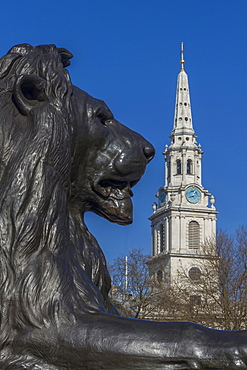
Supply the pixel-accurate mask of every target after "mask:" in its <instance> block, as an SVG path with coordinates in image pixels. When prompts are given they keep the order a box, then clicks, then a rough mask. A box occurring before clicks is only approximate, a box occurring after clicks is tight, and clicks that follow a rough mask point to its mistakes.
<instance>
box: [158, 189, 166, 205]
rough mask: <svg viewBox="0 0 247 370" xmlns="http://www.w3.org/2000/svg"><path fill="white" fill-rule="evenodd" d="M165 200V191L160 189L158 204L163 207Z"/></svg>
mask: <svg viewBox="0 0 247 370" xmlns="http://www.w3.org/2000/svg"><path fill="white" fill-rule="evenodd" d="M165 202H166V192H165V191H164V190H162V191H161V192H160V195H159V206H160V207H163V205H164V204H165Z"/></svg>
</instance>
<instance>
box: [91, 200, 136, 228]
mask: <svg viewBox="0 0 247 370" xmlns="http://www.w3.org/2000/svg"><path fill="white" fill-rule="evenodd" d="M95 213H97V214H98V215H100V216H102V217H104V218H105V219H107V220H108V221H110V222H114V223H117V224H119V225H129V224H131V223H132V222H133V205H132V200H131V199H130V198H125V199H116V198H113V197H110V196H109V197H108V198H107V199H101V201H100V204H98V207H97V209H96V210H95Z"/></svg>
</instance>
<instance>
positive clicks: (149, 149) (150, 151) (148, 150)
mask: <svg viewBox="0 0 247 370" xmlns="http://www.w3.org/2000/svg"><path fill="white" fill-rule="evenodd" d="M143 153H144V155H145V157H146V158H147V160H148V162H150V161H151V160H152V159H153V157H154V155H155V149H154V147H153V145H152V144H150V143H148V142H147V143H146V145H145V146H144V148H143Z"/></svg>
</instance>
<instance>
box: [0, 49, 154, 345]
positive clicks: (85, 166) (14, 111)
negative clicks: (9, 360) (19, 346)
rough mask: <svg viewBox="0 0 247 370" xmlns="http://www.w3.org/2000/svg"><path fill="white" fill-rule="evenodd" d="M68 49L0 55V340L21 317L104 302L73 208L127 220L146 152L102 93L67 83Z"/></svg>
mask: <svg viewBox="0 0 247 370" xmlns="http://www.w3.org/2000/svg"><path fill="white" fill-rule="evenodd" d="M71 57H72V55H71V53H69V52H68V51H67V50H66V49H61V48H56V47H55V46H54V45H41V46H37V47H32V46H30V45H28V44H23V45H17V46H15V47H13V48H12V49H11V50H10V51H9V53H8V54H7V55H6V56H4V57H3V58H1V59H0V148H1V149H0V161H1V162H0V163H1V167H0V187H1V192H0V202H1V212H0V225H1V230H0V245H1V249H0V312H1V317H0V323H1V334H0V340H1V342H2V344H4V343H5V342H6V343H7V342H8V340H9V339H10V338H11V336H12V334H13V332H14V331H15V330H17V329H23V328H25V326H27V325H28V326H35V327H42V326H48V325H49V323H50V322H57V321H58V320H63V321H64V322H66V321H70V322H71V321H73V322H74V321H75V320H76V319H77V315H78V313H83V312H89V311H108V312H114V308H112V307H111V304H110V302H109V299H108V291H109V289H110V279H109V275H108V272H107V268H106V263H105V259H104V255H103V253H102V251H101V249H100V247H99V246H98V244H97V241H96V240H95V238H94V237H93V236H92V235H91V234H90V233H89V232H88V230H87V228H86V227H85V225H84V223H83V214H84V213H85V212H86V211H92V212H95V213H97V214H99V215H100V216H103V217H105V218H106V219H108V220H109V221H112V222H117V223H119V224H129V223H131V221H132V203H131V197H132V190H131V189H132V187H133V186H134V185H135V184H136V183H137V182H138V181H139V179H140V178H141V176H142V175H143V173H144V171H145V167H146V164H147V163H148V162H149V161H150V160H151V159H152V157H153V155H154V149H153V147H152V146H151V144H149V143H148V142H147V141H146V140H145V139H143V137H142V136H140V135H139V134H137V133H135V132H133V131H131V130H130V129H128V128H126V127H125V126H123V125H121V124H120V123H119V122H118V121H117V120H116V119H115V118H114V117H113V114H112V113H111V111H110V110H109V108H108V107H107V106H106V105H105V103H104V102H103V101H101V100H98V99H95V98H93V97H91V96H90V95H88V94H87V93H86V92H84V91H82V90H80V89H79V88H77V87H75V86H73V85H72V84H71V81H70V78H69V75H68V72H67V70H66V69H65V68H64V67H66V66H68V65H69V59H70V58H71Z"/></svg>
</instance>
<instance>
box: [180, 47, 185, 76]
mask: <svg viewBox="0 0 247 370" xmlns="http://www.w3.org/2000/svg"><path fill="white" fill-rule="evenodd" d="M180 54H181V61H180V64H181V71H184V63H185V60H184V43H183V42H181V53H180Z"/></svg>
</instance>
